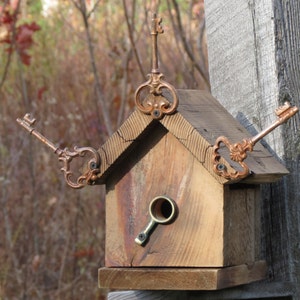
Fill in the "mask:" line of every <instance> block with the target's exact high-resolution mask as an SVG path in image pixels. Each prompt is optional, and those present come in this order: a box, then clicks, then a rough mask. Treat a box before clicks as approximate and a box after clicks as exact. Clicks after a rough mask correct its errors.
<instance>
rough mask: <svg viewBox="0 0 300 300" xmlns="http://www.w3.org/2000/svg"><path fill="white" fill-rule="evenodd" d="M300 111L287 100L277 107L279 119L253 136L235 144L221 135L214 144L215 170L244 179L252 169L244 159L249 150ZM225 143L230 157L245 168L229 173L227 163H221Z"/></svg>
mask: <svg viewBox="0 0 300 300" xmlns="http://www.w3.org/2000/svg"><path fill="white" fill-rule="evenodd" d="M298 111H299V109H298V107H296V106H291V105H290V104H289V103H288V102H285V104H284V105H283V106H280V107H279V108H277V109H276V111H275V113H276V115H277V120H276V121H275V122H274V123H273V124H271V125H270V126H269V127H267V128H266V129H265V130H263V131H262V132H260V133H258V134H257V135H255V136H254V137H252V138H248V139H244V140H243V141H242V142H238V143H235V144H230V142H229V140H228V139H227V138H226V137H225V136H220V137H218V138H217V140H216V142H215V145H214V153H213V164H214V171H215V172H216V173H217V174H218V175H220V176H223V177H225V178H227V179H242V178H245V177H246V176H248V175H249V173H250V170H249V167H248V166H247V164H246V163H245V162H244V160H245V159H246V158H247V151H250V152H251V151H253V147H254V145H255V144H256V143H257V142H258V141H259V140H261V139H262V138H263V137H265V136H266V135H267V134H268V133H270V132H271V131H272V130H274V129H275V128H276V127H278V126H279V125H281V124H283V123H285V122H286V121H287V120H288V119H290V118H291V117H292V116H294V115H295V114H296V113H297V112H298ZM222 143H223V144H224V145H225V146H226V147H227V148H228V149H229V152H230V159H231V160H232V161H235V162H237V163H239V164H240V166H241V167H242V168H243V169H242V171H235V172H234V173H229V172H228V171H227V168H226V166H225V165H223V164H221V163H220V162H219V161H220V158H221V156H220V154H219V152H218V151H219V148H220V144H222Z"/></svg>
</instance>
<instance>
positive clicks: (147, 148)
mask: <svg viewBox="0 0 300 300" xmlns="http://www.w3.org/2000/svg"><path fill="white" fill-rule="evenodd" d="M159 23H160V20H158V19H157V18H155V17H154V19H153V25H152V42H153V44H152V46H153V58H152V71H151V74H150V79H149V80H148V81H147V82H146V83H145V84H143V85H141V86H140V87H139V88H138V90H137V92H136V95H135V97H136V105H137V109H136V110H135V111H134V112H133V113H132V115H131V116H130V117H129V118H128V119H127V120H126V121H125V123H124V124H123V125H122V126H121V127H120V128H119V129H118V130H117V132H116V133H114V134H113V135H112V136H111V138H109V139H108V141H107V142H106V143H105V144H104V145H103V146H102V147H101V148H100V149H99V150H98V152H99V154H100V157H101V167H100V174H99V176H98V183H102V184H105V185H106V191H107V193H106V247H105V266H106V267H105V268H102V269H100V270H99V285H100V287H106V288H113V289H150V290H153V289H157V290H162V289H170V290H172V289H182V290H216V289H221V288H226V287H230V286H235V285H240V284H245V283H249V282H252V281H256V280H260V279H263V278H265V276H266V264H265V262H264V261H262V260H261V258H260V256H259V242H260V212H259V206H260V193H259V184H260V183H265V182H272V181H275V180H277V179H279V178H280V177H281V176H283V175H284V174H287V173H288V171H287V170H286V168H285V167H284V166H282V165H281V164H280V163H279V162H278V161H277V160H276V159H275V158H273V157H272V155H271V154H270V153H269V152H268V151H267V150H266V149H265V148H264V147H263V146H262V145H261V144H258V145H256V146H255V149H253V147H254V145H255V144H256V142H257V141H258V140H259V139H261V138H262V137H263V136H264V135H266V134H267V133H268V132H270V131H271V130H273V129H274V128H275V127H277V126H278V125H279V124H281V123H283V122H285V121H286V120H287V119H288V118H289V117H290V116H291V115H293V114H294V113H296V111H297V109H296V108H291V107H289V105H288V104H287V105H286V106H284V107H281V108H280V109H279V110H278V111H277V115H278V119H277V121H276V122H275V123H274V124H273V125H272V126H270V127H269V128H268V129H267V130H265V131H263V132H262V133H260V134H258V135H257V136H255V137H251V136H250V135H249V133H248V132H247V131H246V130H245V129H244V128H243V127H242V126H241V125H240V124H239V123H238V122H237V121H236V120H235V119H234V118H233V117H232V116H231V115H230V114H229V113H228V112H227V111H226V110H225V109H224V108H223V107H222V106H221V104H220V103H219V102H218V101H217V100H216V99H215V98H214V97H213V96H212V95H211V94H209V93H208V92H205V91H198V90H175V89H174V88H173V87H172V86H171V85H170V84H168V83H166V82H164V81H162V80H161V78H162V74H161V73H159V71H158V65H157V54H156V49H157V46H156V36H157V33H159V32H160V31H161V27H160V25H159ZM239 141H242V142H240V143H239ZM230 142H233V143H235V144H230ZM247 151H249V152H250V153H249V154H248V153H246V152H247Z"/></svg>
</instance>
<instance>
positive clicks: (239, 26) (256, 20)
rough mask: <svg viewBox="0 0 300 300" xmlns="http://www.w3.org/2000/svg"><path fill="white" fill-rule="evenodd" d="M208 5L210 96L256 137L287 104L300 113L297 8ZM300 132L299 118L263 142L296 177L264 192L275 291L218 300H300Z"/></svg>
mask: <svg viewBox="0 0 300 300" xmlns="http://www.w3.org/2000/svg"><path fill="white" fill-rule="evenodd" d="M205 5H206V25H207V38H208V48H209V49H208V50H209V67H210V77H211V78H210V79H211V86H212V94H213V95H214V96H215V97H216V98H217V99H218V100H219V101H220V102H221V103H222V104H223V105H224V106H225V107H226V109H228V110H229V111H230V112H231V113H232V115H233V116H234V117H236V118H237V119H238V120H239V121H240V122H241V123H242V124H244V126H246V127H247V128H248V129H249V130H251V131H252V132H253V133H255V132H257V131H259V130H261V128H264V127H266V126H268V125H269V124H271V122H273V120H274V115H273V110H274V109H275V108H276V107H278V106H279V105H281V104H282V103H283V102H284V101H286V100H289V101H291V102H292V104H294V105H297V106H298V107H299V106H300V101H299V99H300V84H299V82H300V80H299V76H300V73H299V66H300V57H299V51H298V49H299V48H300V47H299V41H300V39H299V37H300V15H299V11H300V3H299V1H296V0H292V1H280V0H275V1H271V0H260V1H239V0H229V1H221V0H206V1H205ZM299 127H300V118H299V114H298V115H296V116H295V117H294V118H293V119H291V120H290V121H289V122H288V123H287V124H286V125H284V126H282V127H280V128H277V129H276V130H275V131H274V132H273V133H272V134H271V135H269V136H268V137H267V138H266V139H265V145H266V146H267V147H268V148H269V150H270V151H271V152H272V153H273V155H275V156H277V157H278V159H280V160H283V161H284V163H285V165H286V166H287V168H288V169H289V171H290V175H288V176H286V177H285V178H284V179H283V180H282V181H280V182H278V183H276V184H272V185H267V186H264V187H263V195H262V199H263V207H262V221H263V222H262V229H263V235H262V237H263V238H262V248H261V252H262V255H264V256H266V258H267V260H268V263H269V266H270V270H269V276H270V281H274V284H271V283H270V282H266V283H262V284H258V283H257V284H253V285H251V287H250V288H248V287H247V286H246V287H243V288H237V289H234V290H231V289H229V290H226V291H224V292H220V293H218V294H217V296H216V297H217V299H236V298H230V297H233V295H234V296H235V297H238V296H239V297H240V299H243V298H247V297H249V298H254V297H258V298H259V297H276V296H292V297H293V299H300V288H299V284H298V282H299V280H300V279H299V278H300V254H299V251H298V250H299V247H298V245H299V239H300V232H299V230H300V228H299V219H300V215H299V209H298V206H299V200H300V198H299V186H300V185H299V183H300V180H299V166H300V163H299V161H300V155H299V154H300V152H299V141H300V131H299ZM274 286H276V288H274ZM237 295H238V296H237ZM196 296H197V297H196ZM207 296H208V295H199V296H198V295H195V299H210V298H207ZM211 299H214V298H213V296H211ZM238 299H239V298H238Z"/></svg>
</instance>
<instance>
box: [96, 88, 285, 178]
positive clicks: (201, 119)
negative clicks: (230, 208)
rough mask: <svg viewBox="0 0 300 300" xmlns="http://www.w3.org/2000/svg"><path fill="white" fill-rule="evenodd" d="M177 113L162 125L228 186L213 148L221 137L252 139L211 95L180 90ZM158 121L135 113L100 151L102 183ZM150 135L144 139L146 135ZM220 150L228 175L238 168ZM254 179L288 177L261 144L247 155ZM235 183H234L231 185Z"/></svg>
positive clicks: (165, 117)
mask: <svg viewBox="0 0 300 300" xmlns="http://www.w3.org/2000/svg"><path fill="white" fill-rule="evenodd" d="M178 95H179V101H180V102H179V107H178V112H177V113H175V114H172V115H166V116H164V117H163V118H162V119H161V120H160V121H159V122H160V123H161V124H163V125H164V126H165V128H166V129H167V130H169V131H170V132H171V133H172V134H173V135H174V136H175V137H176V138H177V139H178V140H179V141H180V142H181V143H182V144H183V145H185V147H186V150H187V151H190V152H191V153H192V154H193V155H194V156H195V157H196V158H197V159H198V161H199V162H200V163H202V164H203V166H204V167H205V168H206V169H207V170H208V172H209V173H210V174H211V175H212V176H213V177H214V178H215V179H216V180H217V181H218V182H220V183H227V182H229V180H228V179H225V178H223V177H221V176H219V175H217V174H215V172H214V171H213V163H212V154H213V145H214V143H215V141H216V139H217V138H218V137H219V136H226V137H227V138H228V139H229V141H230V142H231V143H236V142H241V141H242V140H243V139H244V138H246V137H250V134H249V132H247V130H246V129H244V128H243V127H242V126H241V125H240V124H239V123H238V122H237V121H236V120H235V119H234V118H233V117H232V116H231V115H230V114H229V113H228V112H227V111H226V110H225V109H224V107H222V105H221V104H220V103H219V102H218V101H217V100H216V99H215V98H213V97H212V96H211V95H210V94H209V93H208V92H205V91H197V90H178ZM156 122H157V121H156V120H152V118H151V117H150V116H148V115H144V114H142V113H141V112H139V111H137V110H136V111H135V112H134V113H133V114H132V115H131V116H130V117H129V118H128V119H127V120H126V121H125V122H124V124H123V125H122V126H121V127H120V128H119V130H118V131H117V132H116V133H114V134H113V135H112V136H111V137H110V138H109V139H108V141H107V142H106V143H105V144H104V145H103V146H102V147H101V148H100V149H99V153H100V156H101V162H102V163H101V167H100V168H101V169H100V171H101V173H100V175H99V183H104V182H105V179H106V177H107V176H108V174H109V172H110V171H111V169H113V168H115V167H116V166H117V164H118V163H119V162H120V160H122V159H126V157H127V156H128V154H129V153H130V151H131V150H133V149H134V146H135V145H136V144H138V143H140V142H141V143H143V141H142V140H143V139H148V138H150V139H151V131H150V132H149V128H150V127H151V126H150V125H151V124H152V125H153V124H154V123H156ZM147 129H148V135H145V132H147ZM224 148H225V147H223V149H220V153H221V155H222V157H223V158H222V160H221V161H220V162H221V163H223V164H225V165H226V166H227V168H228V170H229V171H232V172H233V171H234V169H233V168H232V167H234V168H237V167H239V165H237V164H236V163H234V162H233V161H231V160H230V157H229V152H228V150H227V149H224ZM245 162H246V163H247V165H248V166H249V168H250V170H251V171H252V172H253V175H251V176H249V177H248V178H247V182H249V183H254V182H255V183H259V182H272V181H275V180H277V179H278V178H280V177H281V176H282V175H284V174H287V173H288V172H287V170H286V169H285V168H284V167H283V166H282V165H281V164H280V163H279V162H277V161H276V160H275V159H274V158H273V157H272V155H271V154H270V153H269V152H268V151H267V150H266V149H264V147H263V146H262V145H261V144H257V145H256V146H255V150H254V151H253V152H251V153H249V154H248V158H247V159H246V161H245ZM232 182H233V181H232Z"/></svg>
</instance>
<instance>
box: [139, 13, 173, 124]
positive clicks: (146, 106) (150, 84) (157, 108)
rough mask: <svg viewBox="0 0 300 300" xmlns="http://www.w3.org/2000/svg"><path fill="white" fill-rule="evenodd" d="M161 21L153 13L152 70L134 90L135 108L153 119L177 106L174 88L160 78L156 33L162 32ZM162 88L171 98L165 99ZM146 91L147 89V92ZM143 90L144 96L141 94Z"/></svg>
mask: <svg viewBox="0 0 300 300" xmlns="http://www.w3.org/2000/svg"><path fill="white" fill-rule="evenodd" d="M161 21H162V19H161V18H158V17H157V16H156V14H153V17H152V26H151V36H152V70H151V73H150V74H148V77H149V80H148V81H146V82H145V83H143V84H141V85H140V86H139V87H138V88H137V90H136V92H135V103H136V106H137V108H138V109H139V110H140V111H141V112H143V113H144V114H150V115H151V116H152V118H154V119H161V118H162V117H163V116H164V115H165V114H172V113H174V112H175V111H176V109H177V107H178V96H177V93H176V90H175V88H174V87H173V86H172V85H171V84H169V83H168V82H166V81H164V80H162V78H163V77H164V75H163V74H162V73H160V72H159V69H158V51H157V35H158V34H160V33H163V28H162V26H161V25H160V24H161ZM163 89H165V90H166V91H168V93H169V94H170V96H171V99H167V98H166V97H165V96H164V95H163ZM147 91H149V93H148V94H147ZM145 92H146V97H145V96H143V94H144V93H145ZM169 100H172V101H169Z"/></svg>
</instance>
